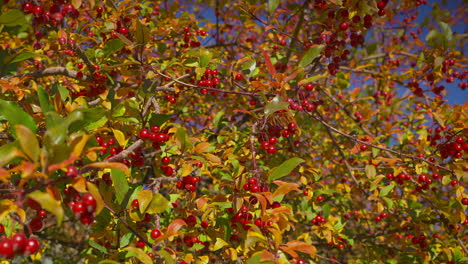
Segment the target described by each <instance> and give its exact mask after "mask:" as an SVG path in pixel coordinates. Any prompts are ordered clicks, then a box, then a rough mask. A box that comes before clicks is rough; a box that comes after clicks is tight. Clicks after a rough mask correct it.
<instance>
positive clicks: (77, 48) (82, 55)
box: [72, 43, 96, 73]
mask: <svg viewBox="0 0 468 264" xmlns="http://www.w3.org/2000/svg"><path fill="white" fill-rule="evenodd" d="M72 49H73V51H74V52H76V54H77V55H78V56H79V57H80V58H81V59H83V61H84V63H85V64H86V67H88V70H89V71H90V72H91V73H93V72H95V71H96V69H95V68H94V66H93V63H92V62H91V60H90V59H89V58H88V56H87V55H86V53H84V51H83V50H82V49H81V48H80V46H78V44H76V43H74V44H73V45H72Z"/></svg>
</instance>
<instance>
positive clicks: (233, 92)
mask: <svg viewBox="0 0 468 264" xmlns="http://www.w3.org/2000/svg"><path fill="white" fill-rule="evenodd" d="M155 72H156V73H157V74H159V75H161V76H163V77H166V78H170V79H172V80H174V81H175V82H176V83H179V84H182V85H185V86H187V87H192V88H199V89H206V90H209V91H216V92H219V93H228V94H240V95H248V96H260V94H257V93H250V92H238V91H226V90H221V89H217V88H211V87H203V86H199V85H195V84H190V83H185V82H182V81H180V80H178V79H174V78H172V77H171V76H169V75H166V74H164V73H161V72H159V71H155Z"/></svg>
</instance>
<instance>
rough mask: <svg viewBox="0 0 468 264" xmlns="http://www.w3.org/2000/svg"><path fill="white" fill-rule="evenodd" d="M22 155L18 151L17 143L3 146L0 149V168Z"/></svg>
mask: <svg viewBox="0 0 468 264" xmlns="http://www.w3.org/2000/svg"><path fill="white" fill-rule="evenodd" d="M20 155H22V154H21V151H20V150H19V149H18V142H17V141H14V142H11V143H8V144H4V145H2V146H1V147H0V167H3V166H5V165H6V164H8V163H9V162H10V161H11V160H13V159H14V158H16V157H18V156H20Z"/></svg>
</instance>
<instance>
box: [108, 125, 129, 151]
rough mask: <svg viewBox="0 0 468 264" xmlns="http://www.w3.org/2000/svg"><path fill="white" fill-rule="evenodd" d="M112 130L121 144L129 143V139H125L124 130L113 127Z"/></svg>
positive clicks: (123, 145)
mask: <svg viewBox="0 0 468 264" xmlns="http://www.w3.org/2000/svg"><path fill="white" fill-rule="evenodd" d="M112 132H114V137H115V139H116V140H117V142H118V143H119V145H120V146H122V147H125V146H126V145H127V142H128V139H125V135H124V133H123V132H122V131H120V130H117V129H113V128H112Z"/></svg>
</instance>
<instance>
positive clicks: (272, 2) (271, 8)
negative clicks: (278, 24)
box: [268, 0, 279, 14]
mask: <svg viewBox="0 0 468 264" xmlns="http://www.w3.org/2000/svg"><path fill="white" fill-rule="evenodd" d="M278 5H279V0H269V1H268V12H270V14H271V13H273V12H275V10H276V8H278Z"/></svg>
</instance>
